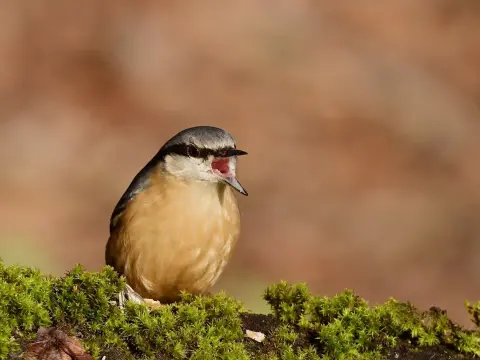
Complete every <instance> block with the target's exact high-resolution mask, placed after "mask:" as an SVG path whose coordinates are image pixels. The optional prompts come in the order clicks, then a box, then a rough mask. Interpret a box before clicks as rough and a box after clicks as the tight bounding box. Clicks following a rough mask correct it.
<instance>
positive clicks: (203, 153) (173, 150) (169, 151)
mask: <svg viewBox="0 0 480 360" xmlns="http://www.w3.org/2000/svg"><path fill="white" fill-rule="evenodd" d="M232 149H235V148H232V147H226V148H221V149H215V150H212V149H206V148H197V147H196V146H195V145H193V144H175V145H172V146H169V147H168V148H166V149H164V151H162V153H163V154H162V155H163V157H165V156H166V155H181V156H189V157H195V158H203V159H206V158H208V157H209V156H210V155H212V156H214V157H227V156H229V151H231V150H232Z"/></svg>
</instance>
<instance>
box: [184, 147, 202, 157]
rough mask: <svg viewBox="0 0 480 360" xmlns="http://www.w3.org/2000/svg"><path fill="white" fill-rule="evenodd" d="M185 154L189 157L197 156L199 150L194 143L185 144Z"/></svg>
mask: <svg viewBox="0 0 480 360" xmlns="http://www.w3.org/2000/svg"><path fill="white" fill-rule="evenodd" d="M187 155H188V156H190V157H199V156H200V150H198V148H197V147H196V146H195V145H187Z"/></svg>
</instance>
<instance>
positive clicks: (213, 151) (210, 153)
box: [158, 126, 248, 195]
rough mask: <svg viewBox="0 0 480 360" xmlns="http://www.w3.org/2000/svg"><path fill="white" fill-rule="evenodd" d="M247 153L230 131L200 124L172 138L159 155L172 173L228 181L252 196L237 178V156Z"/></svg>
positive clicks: (188, 177) (196, 178)
mask: <svg viewBox="0 0 480 360" xmlns="http://www.w3.org/2000/svg"><path fill="white" fill-rule="evenodd" d="M246 154H247V152H246V151H243V150H238V149H237V148H236V144H235V140H234V139H233V137H232V135H231V134H230V133H228V132H227V131H225V130H223V129H220V128H217V127H213V126H196V127H191V128H188V129H185V130H183V131H181V132H179V133H178V134H177V135H175V136H174V137H172V138H171V139H170V140H168V141H167V142H166V143H165V145H163V147H162V148H161V149H160V151H159V153H158V156H160V157H161V158H162V159H163V161H164V164H165V169H166V170H167V171H168V172H169V173H170V174H172V175H175V176H178V177H181V178H184V179H189V180H198V181H209V182H214V183H218V182H224V183H227V184H228V185H230V186H232V187H233V188H234V189H235V190H237V191H239V192H240V193H241V194H243V195H248V194H247V191H246V190H245V189H244V188H243V187H242V185H240V183H239V182H238V180H237V178H236V161H237V156H240V155H246Z"/></svg>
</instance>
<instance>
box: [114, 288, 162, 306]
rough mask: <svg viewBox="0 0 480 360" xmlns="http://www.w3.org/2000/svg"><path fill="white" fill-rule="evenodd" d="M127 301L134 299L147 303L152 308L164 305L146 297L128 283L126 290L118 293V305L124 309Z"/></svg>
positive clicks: (139, 302)
mask: <svg viewBox="0 0 480 360" xmlns="http://www.w3.org/2000/svg"><path fill="white" fill-rule="evenodd" d="M127 301H133V302H134V303H136V304H145V305H146V306H147V307H148V308H150V309H157V308H159V307H160V306H161V305H162V304H161V303H160V301H157V300H153V299H144V298H143V297H142V296H141V295H140V294H138V293H137V292H136V291H135V290H133V289H132V287H131V286H130V285H128V284H127V285H126V287H125V290H124V291H122V292H120V293H119V294H118V306H119V307H120V309H122V310H123V309H124V308H125V303H126V302H127Z"/></svg>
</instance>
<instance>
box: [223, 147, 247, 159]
mask: <svg viewBox="0 0 480 360" xmlns="http://www.w3.org/2000/svg"><path fill="white" fill-rule="evenodd" d="M247 154H248V153H247V152H246V151H244V150H239V149H229V150H227V157H230V156H241V155H247Z"/></svg>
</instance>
